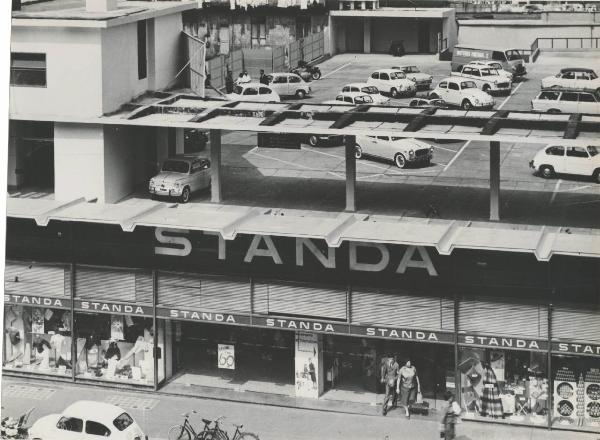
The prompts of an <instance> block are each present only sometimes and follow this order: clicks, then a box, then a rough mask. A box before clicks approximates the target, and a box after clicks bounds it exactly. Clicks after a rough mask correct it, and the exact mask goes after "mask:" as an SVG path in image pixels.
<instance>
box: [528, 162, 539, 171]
mask: <svg viewBox="0 0 600 440" xmlns="http://www.w3.org/2000/svg"><path fill="white" fill-rule="evenodd" d="M529 168H531V169H532V170H534V171H537V168H536V166H535V163H533V160H530V161H529Z"/></svg>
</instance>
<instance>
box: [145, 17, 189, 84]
mask: <svg viewBox="0 0 600 440" xmlns="http://www.w3.org/2000/svg"><path fill="white" fill-rule="evenodd" d="M182 30H183V20H182V18H181V14H171V15H166V16H162V17H157V18H155V19H154V40H150V36H149V37H148V39H149V45H152V43H154V52H155V59H156V60H155V64H154V67H153V70H154V72H153V73H154V77H155V84H154V86H153V87H150V88H151V89H154V90H160V89H164V88H166V87H169V86H170V85H172V84H173V81H174V80H175V75H176V74H177V72H179V70H180V69H181V67H182V66H183V63H182V59H183V39H182V35H181V31H182ZM150 70H152V69H150ZM149 73H150V72H149Z"/></svg>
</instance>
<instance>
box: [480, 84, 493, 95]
mask: <svg viewBox="0 0 600 440" xmlns="http://www.w3.org/2000/svg"><path fill="white" fill-rule="evenodd" d="M490 89H491V87H490V85H489V84H484V85H483V88H482V89H481V90H483V91H484V92H485V93H490Z"/></svg>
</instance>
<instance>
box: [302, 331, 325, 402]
mask: <svg viewBox="0 0 600 440" xmlns="http://www.w3.org/2000/svg"><path fill="white" fill-rule="evenodd" d="M318 338H319V335H317V334H316V333H302V332H298V333H296V396H299V397H312V398H317V397H319V380H318V379H319V377H318V374H319V339H318Z"/></svg>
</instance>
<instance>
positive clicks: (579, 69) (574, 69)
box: [560, 67, 594, 73]
mask: <svg viewBox="0 0 600 440" xmlns="http://www.w3.org/2000/svg"><path fill="white" fill-rule="evenodd" d="M564 72H594V69H588V68H586V67H565V68H564V69H560V73H564Z"/></svg>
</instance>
